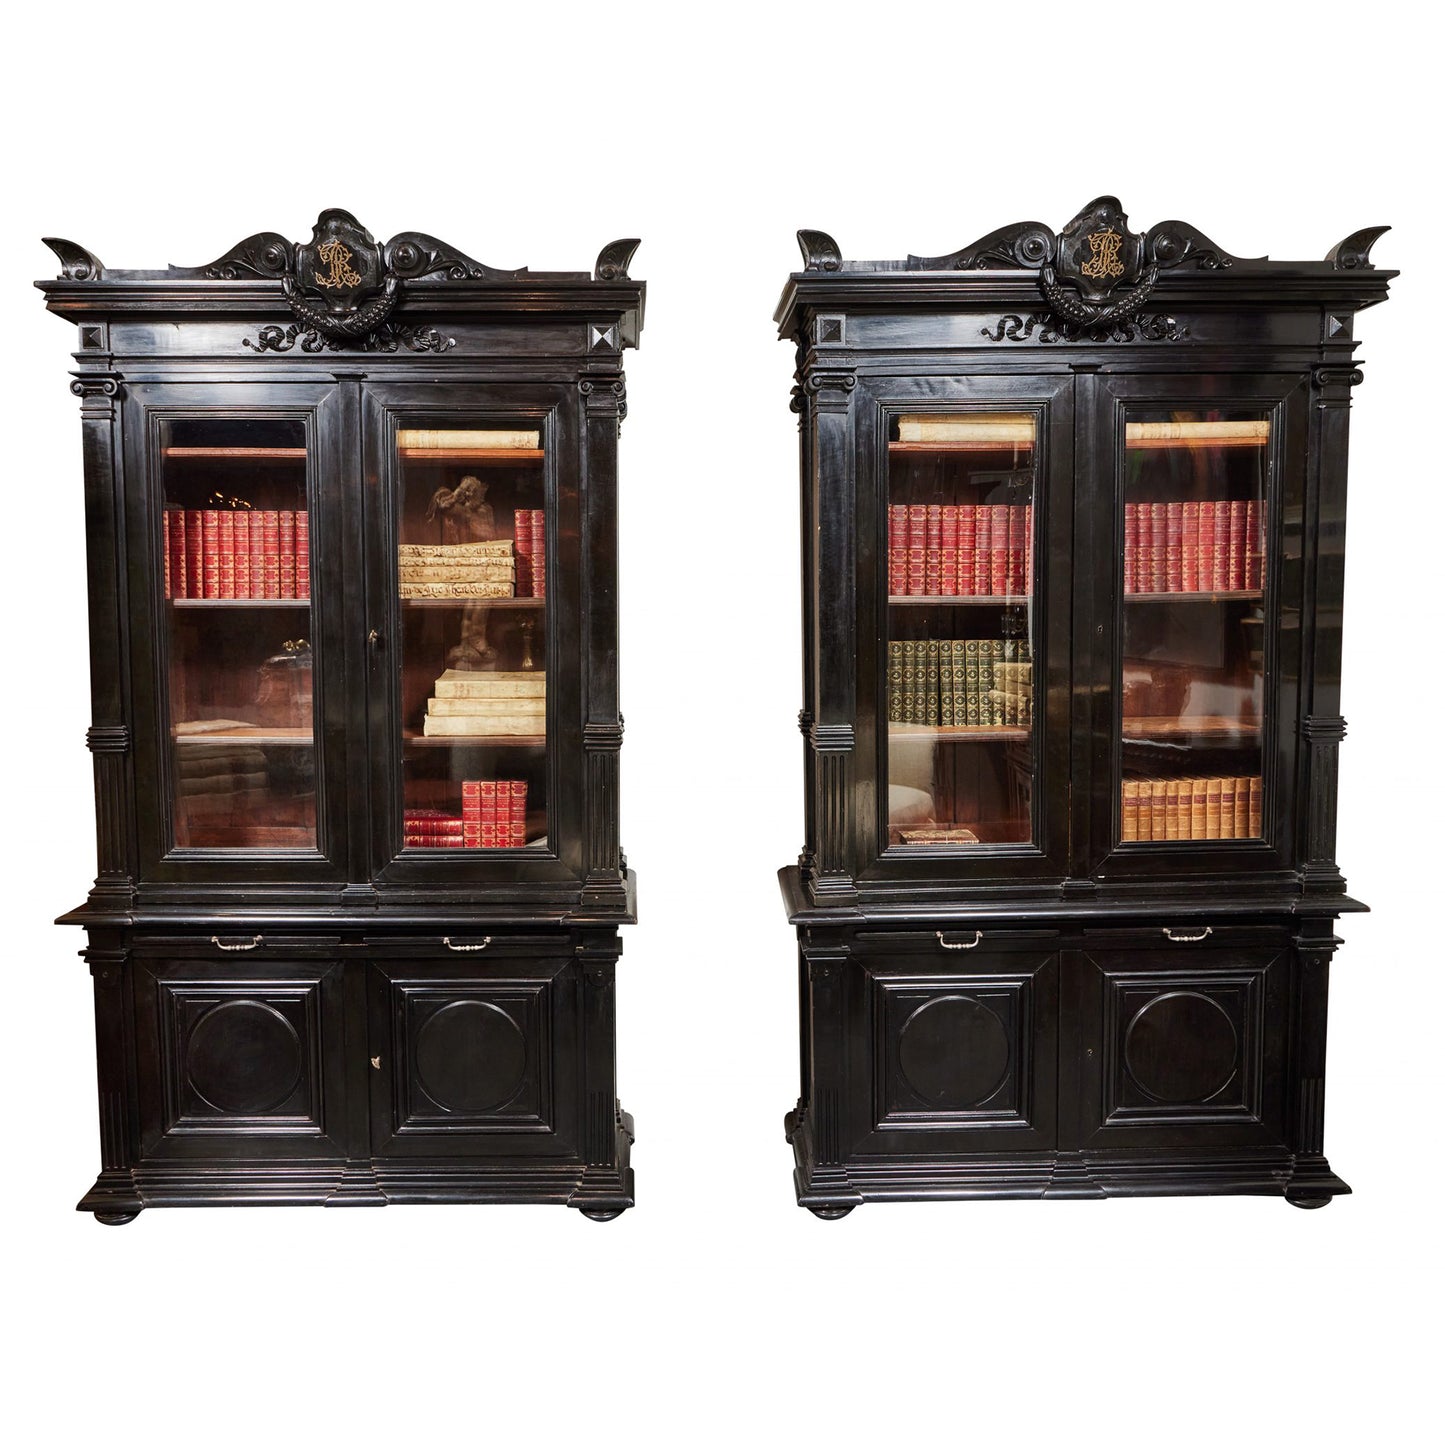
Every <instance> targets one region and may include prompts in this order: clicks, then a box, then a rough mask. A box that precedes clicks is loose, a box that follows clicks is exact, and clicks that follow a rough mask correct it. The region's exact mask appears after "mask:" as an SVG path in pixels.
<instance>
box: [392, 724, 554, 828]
mask: <svg viewBox="0 0 1445 1445" xmlns="http://www.w3.org/2000/svg"><path fill="white" fill-rule="evenodd" d="M416 741H417V742H419V743H421V744H423V745H422V746H421V747H419V748H414V747H413V746H412V745H410V744H409V745H408V747H407V749H406V752H405V755H404V759H403V783H404V788H403V812H402V830H403V843H404V845H405V846H406V847H407V848H487V849H491V848H524V847H542V846H545V845H546V835H547V768H546V752H545V750H544V749H543V748H542V747H541V746H540V742H541V740H540V739H538V740H537V743H536V744H535V745H531V746H520V747H516V746H511V745H510V740H506V739H500V738H486V739H475V740H474V739H463V738H450V739H446V740H445V742H446V743H447V746H444V747H433V746H428V744H431V743H434V742H436V741H438V740H436V739H419V740H416Z"/></svg>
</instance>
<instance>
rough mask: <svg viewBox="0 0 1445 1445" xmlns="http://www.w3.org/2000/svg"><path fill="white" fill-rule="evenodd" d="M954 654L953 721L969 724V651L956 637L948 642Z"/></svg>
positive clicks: (960, 724) (955, 724) (964, 725)
mask: <svg viewBox="0 0 1445 1445" xmlns="http://www.w3.org/2000/svg"><path fill="white" fill-rule="evenodd" d="M948 647H949V651H950V652H951V653H952V655H953V723H954V726H955V727H966V726H967V725H968V653H967V650H966V645H965V644H964V643H963V642H961V641H959V640H957V639H955V640H954V641H952V642H950V643H949V644H948Z"/></svg>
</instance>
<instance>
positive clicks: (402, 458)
mask: <svg viewBox="0 0 1445 1445" xmlns="http://www.w3.org/2000/svg"><path fill="white" fill-rule="evenodd" d="M47 244H49V245H50V246H51V248H52V249H53V250H54V251H55V252H56V254H57V255H58V256H59V257H60V260H61V263H62V266H63V271H62V274H61V276H60V278H59V279H58V280H54V281H45V282H40V283H38V284H39V286H40V289H41V290H42V291H43V292H44V293H45V298H46V304H47V305H48V307H49V309H50V310H52V311H54V312H55V313H56V314H58V315H60V316H62V317H64V318H66V319H67V320H69V321H71V322H73V323H74V324H75V326H76V328H77V332H78V347H79V349H78V350H77V351H76V352H75V361H76V370H75V372H74V373H73V375H74V378H75V379H74V381H73V382H72V384H71V389H72V390H73V391H74V392H75V393H76V395H77V396H79V397H80V399H81V421H82V429H83V434H84V471H85V493H86V530H87V557H88V586H89V614H90V670H91V684H92V696H93V714H94V723H93V726H92V727H91V729H90V733H89V744H90V748H91V751H92V752H93V754H94V765H95V784H96V811H97V836H98V853H99V863H98V876H97V878H96V881H95V886H94V888H93V889H92V890H91V893H90V896H89V898H88V899H87V901H86V902H85V903H84V904H83V905H82V906H81V907H79V908H77V909H76V910H75V911H74V912H72V913H69V914H67V915H66V916H65V917H64V918H63V919H62V920H60V921H61V922H64V923H74V924H80V925H83V927H84V928H85V930H86V935H87V940H88V941H87V946H86V949H85V951H84V956H85V957H86V958H87V960H88V961H89V963H90V967H91V972H92V974H93V975H94V980H95V1009H96V1033H97V1044H98V1065H99V1094H100V1099H99V1102H100V1125H101V1153H102V1168H101V1173H100V1176H99V1178H98V1179H97V1180H96V1183H95V1185H94V1186H93V1187H92V1189H91V1190H90V1191H89V1193H87V1194H86V1195H85V1197H84V1198H83V1199H82V1200H81V1202H80V1205H79V1208H80V1209H82V1210H89V1211H92V1212H94V1214H95V1215H96V1217H97V1219H99V1220H101V1221H102V1222H104V1223H108V1224H117V1223H124V1222H126V1221H127V1220H130V1219H133V1218H134V1217H135V1216H136V1214H137V1213H138V1212H139V1211H140V1210H141V1209H142V1208H145V1207H149V1206H155V1205H182V1204H240V1203H247V1204H301V1203H315V1204H331V1205H379V1204H387V1203H410V1202H418V1203H421V1202H458V1203H484V1202H539V1203H540V1202H547V1203H559V1204H568V1205H571V1206H573V1207H574V1208H578V1209H580V1210H582V1212H583V1213H584V1214H586V1215H588V1216H589V1217H591V1218H594V1219H610V1218H613V1217H615V1216H616V1215H617V1214H618V1213H620V1212H621V1211H622V1210H623V1209H625V1208H627V1207H629V1206H630V1205H631V1204H632V1202H633V1182H632V1169H631V1167H630V1164H629V1147H630V1144H631V1120H630V1118H629V1117H628V1116H627V1115H626V1114H624V1113H623V1112H622V1111H621V1110H620V1108H619V1106H618V1103H617V1099H616V1089H615V1044H614V1034H615V1030H614V989H615V973H616V964H617V959H618V957H619V955H620V953H621V947H622V945H621V941H620V937H619V934H618V926H619V925H620V924H624V923H630V922H633V921H634V917H635V884H634V879H633V875H632V874H631V873H630V872H629V871H628V870H627V866H626V862H625V859H624V857H623V854H622V850H621V847H620V844H619V837H618V775H619V755H620V750H621V744H622V719H621V716H620V714H619V712H618V695H617V607H616V591H617V589H616V567H617V562H616V540H617V539H616V530H617V438H618V428H619V425H620V422H621V418H622V417H623V415H624V414H625V412H626V400H625V395H626V393H625V385H624V380H623V370H622V353H623V351H624V350H625V349H626V348H627V347H629V346H634V345H636V343H637V338H638V333H639V330H640V327H641V324H642V315H643V301H644V295H645V287H644V285H643V283H641V282H639V281H634V280H631V279H629V277H628V274H627V272H628V264H629V262H630V260H631V257H632V254H633V252H634V250H635V249H636V246H637V242H636V241H632V240H626V241H617V242H613V243H612V244H611V245H609V246H607V247H605V248H604V249H603V251H602V253H601V255H600V256H599V257H598V259H597V263H596V268H595V271H594V272H593V273H591V274H588V273H583V272H577V273H573V272H531V271H528V270H526V269H522V270H517V271H507V270H499V269H497V268H494V267H491V266H487V265H483V264H482V263H480V262H477V261H474V260H472V259H471V258H470V257H468V256H466V255H464V254H463V253H461V252H460V251H457V250H456V249H455V248H453V247H451V246H449V245H447V244H446V243H444V242H441V241H438V240H437V239H436V238H435V237H432V236H427V235H424V234H422V233H419V232H406V233H403V234H401V235H398V236H395V237H393V238H392V240H390V241H389V242H387V243H386V244H385V245H378V244H377V243H376V242H375V241H374V240H373V238H372V237H371V235H370V234H369V233H368V232H366V231H365V230H364V229H363V228H362V226H361V225H360V224H359V223H358V222H357V221H356V219H355V218H354V217H352V216H351V215H349V214H348V213H347V212H345V211H338V210H331V211H326V212H323V213H322V215H321V217H320V219H319V220H318V222H317V224H316V228H315V231H314V233H313V235H312V237H311V240H310V241H309V242H307V243H304V244H293V243H291V242H290V241H288V240H287V239H286V238H285V237H283V236H280V235H278V234H275V233H271V232H265V233H261V234H258V235H255V236H252V237H250V238H248V239H247V240H245V241H242V242H241V243H240V244H239V245H237V246H235V247H234V248H232V249H231V250H230V251H229V252H227V253H226V254H225V255H224V256H222V257H220V259H218V260H217V261H215V262H213V263H212V264H210V265H208V266H200V267H195V268H187V267H170V268H168V269H166V270H161V271H114V270H109V269H107V268H106V267H104V266H102V264H101V263H100V262H99V261H98V260H97V259H96V258H95V257H94V256H92V255H90V254H89V253H88V252H87V251H85V250H83V249H82V248H81V247H79V246H76V245H74V244H73V243H71V242H68V241H62V240H51V241H49V242H48V243H47ZM75 580H76V581H77V582H78V580H79V579H78V578H77V579H75Z"/></svg>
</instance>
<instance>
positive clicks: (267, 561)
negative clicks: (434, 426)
mask: <svg viewBox="0 0 1445 1445" xmlns="http://www.w3.org/2000/svg"><path fill="white" fill-rule="evenodd" d="M220 400H224V402H225V405H224V406H222V405H218V404H217V403H218V401H220ZM308 403H309V404H308ZM128 405H129V406H131V407H132V408H134V411H133V412H132V414H131V415H132V419H133V421H134V422H135V425H134V426H133V427H131V428H129V429H128V434H129V438H130V446H131V448H132V457H131V461H130V463H129V464H128V466H127V473H128V475H130V476H131V477H134V478H136V479H137V483H138V485H137V486H136V489H135V496H134V498H133V505H132V507H131V511H130V522H129V525H130V527H131V529H132V533H131V539H132V540H131V551H132V555H133V556H148V557H150V558H151V559H152V571H151V576H150V586H149V587H148V588H144V589H133V593H132V601H133V604H134V607H135V615H136V625H135V626H134V627H133V628H132V639H133V643H132V645H133V647H134V648H135V654H136V666H135V669H134V679H135V683H134V685H135V689H136V694H137V702H138V706H137V708H136V717H137V728H138V738H137V743H138V748H139V751H140V754H141V756H142V757H143V758H151V759H154V762H153V763H152V764H149V765H148V766H152V767H153V768H154V776H155V777H156V778H157V780H158V786H155V787H142V788H140V789H138V794H137V808H138V812H139V815H140V820H141V829H142V837H143V839H144V840H145V856H143V858H142V868H143V872H144V875H145V876H146V877H148V878H155V879H158V880H168V879H169V880H176V879H181V878H185V879H189V880H192V881H208V880H215V881H225V880H234V879H235V878H237V877H251V878H257V879H260V878H274V879H284V880H303V879H306V878H308V877H310V878H326V879H336V878H338V877H339V876H341V874H342V873H343V872H344V866H345V856H344V855H345V832H346V826H345V818H346V790H345V787H344V785H343V784H342V780H341V776H340V774H341V772H342V771H343V770H344V767H345V756H346V698H345V686H344V669H343V666H342V663H341V657H340V648H339V646H338V645H337V639H336V638H335V637H334V635H333V634H334V630H335V628H336V626H337V619H338V618H339V615H340V608H339V596H338V595H337V594H338V591H339V587H338V586H337V585H336V584H335V583H334V581H333V580H332V579H334V577H335V576H336V572H335V569H336V568H337V567H338V566H339V558H338V557H337V556H336V549H335V547H334V546H333V545H332V544H330V543H329V542H327V541H326V540H325V538H326V534H327V532H328V530H329V531H330V532H331V533H332V534H333V535H334V534H335V533H337V532H339V530H340V528H339V526H338V525H337V521H336V516H337V514H336V510H335V509H336V506H337V499H336V494H335V488H334V486H328V485H327V484H325V482H324V479H325V478H328V477H330V476H332V475H333V474H334V466H333V464H332V461H331V459H332V457H333V456H334V449H335V446H336V443H337V432H336V429H335V428H336V424H337V420H338V417H337V410H338V409H337V404H336V397H335V395H334V387H323V386H316V387H309V386H308V387H291V388H287V389H286V392H285V396H284V399H281V400H277V399H276V393H275V392H274V391H272V390H269V389H268V388H265V387H235V388H217V387H211V386H157V387H154V388H146V387H136V388H134V389H133V390H132V392H131V394H130V396H129V397H128ZM328 768H330V769H333V770H334V772H335V775H334V776H332V777H330V778H328V776H327V770H328ZM332 860H336V861H335V862H333V861H332Z"/></svg>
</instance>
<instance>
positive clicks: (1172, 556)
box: [1164, 502, 1184, 592]
mask: <svg viewBox="0 0 1445 1445" xmlns="http://www.w3.org/2000/svg"><path fill="white" fill-rule="evenodd" d="M1183 543H1184V503H1183V502H1167V503H1165V506H1164V590H1165V591H1166V592H1182V591H1183V590H1184V552H1183Z"/></svg>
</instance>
